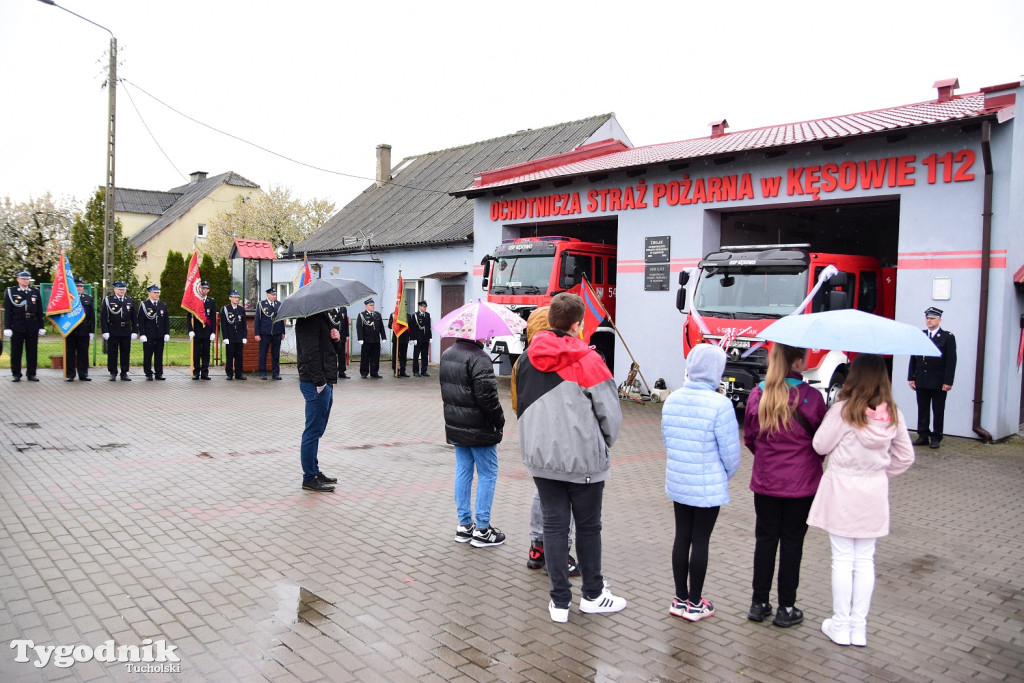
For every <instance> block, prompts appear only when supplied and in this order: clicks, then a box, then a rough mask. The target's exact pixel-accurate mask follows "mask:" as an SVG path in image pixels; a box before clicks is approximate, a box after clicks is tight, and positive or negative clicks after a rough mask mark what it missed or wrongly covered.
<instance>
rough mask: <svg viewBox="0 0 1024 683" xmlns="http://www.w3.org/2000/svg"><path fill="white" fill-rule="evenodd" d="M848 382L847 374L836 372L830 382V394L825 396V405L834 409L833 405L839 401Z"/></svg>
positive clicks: (840, 371)
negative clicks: (844, 385)
mask: <svg viewBox="0 0 1024 683" xmlns="http://www.w3.org/2000/svg"><path fill="white" fill-rule="evenodd" d="M845 381H846V373H845V372H843V371H842V370H836V371H835V372H833V373H832V379H830V380H829V382H828V393H827V394H826V396H825V405H827V406H828V407H830V408H831V407H832V404H833V403H835V402H836V401H837V400H838V399H839V392H840V391H841V390H842V388H843V383H844V382H845Z"/></svg>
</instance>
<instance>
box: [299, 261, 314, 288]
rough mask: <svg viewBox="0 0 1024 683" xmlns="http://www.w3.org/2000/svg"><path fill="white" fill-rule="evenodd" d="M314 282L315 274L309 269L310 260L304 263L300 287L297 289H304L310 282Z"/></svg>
mask: <svg viewBox="0 0 1024 683" xmlns="http://www.w3.org/2000/svg"><path fill="white" fill-rule="evenodd" d="M312 281H313V272H312V271H311V270H310V269H309V259H308V258H307V259H304V260H303V261H302V270H301V271H299V286H298V287H296V289H302V288H303V287H305V286H306V285H308V284H309V283H310V282H312Z"/></svg>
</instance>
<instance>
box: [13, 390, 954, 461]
mask: <svg viewBox="0 0 1024 683" xmlns="http://www.w3.org/2000/svg"><path fill="white" fill-rule="evenodd" d="M29 379H30V380H31V379H33V378H32V377H29ZM928 447H929V448H938V447H939V440H938V439H932V441H931V443H929V444H928Z"/></svg>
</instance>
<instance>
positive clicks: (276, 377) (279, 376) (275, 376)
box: [271, 375, 281, 379]
mask: <svg viewBox="0 0 1024 683" xmlns="http://www.w3.org/2000/svg"><path fill="white" fill-rule="evenodd" d="M271 379H281V375H274V376H273V377H271Z"/></svg>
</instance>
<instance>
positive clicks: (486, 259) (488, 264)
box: [480, 256, 491, 292]
mask: <svg viewBox="0 0 1024 683" xmlns="http://www.w3.org/2000/svg"><path fill="white" fill-rule="evenodd" d="M480 265H482V266H483V267H484V276H483V279H482V280H481V281H480V286H481V287H482V288H483V290H484V291H485V292H486V291H487V285H488V284H489V282H490V276H491V258H490V257H489V256H485V257H484V258H483V260H482V261H480Z"/></svg>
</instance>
